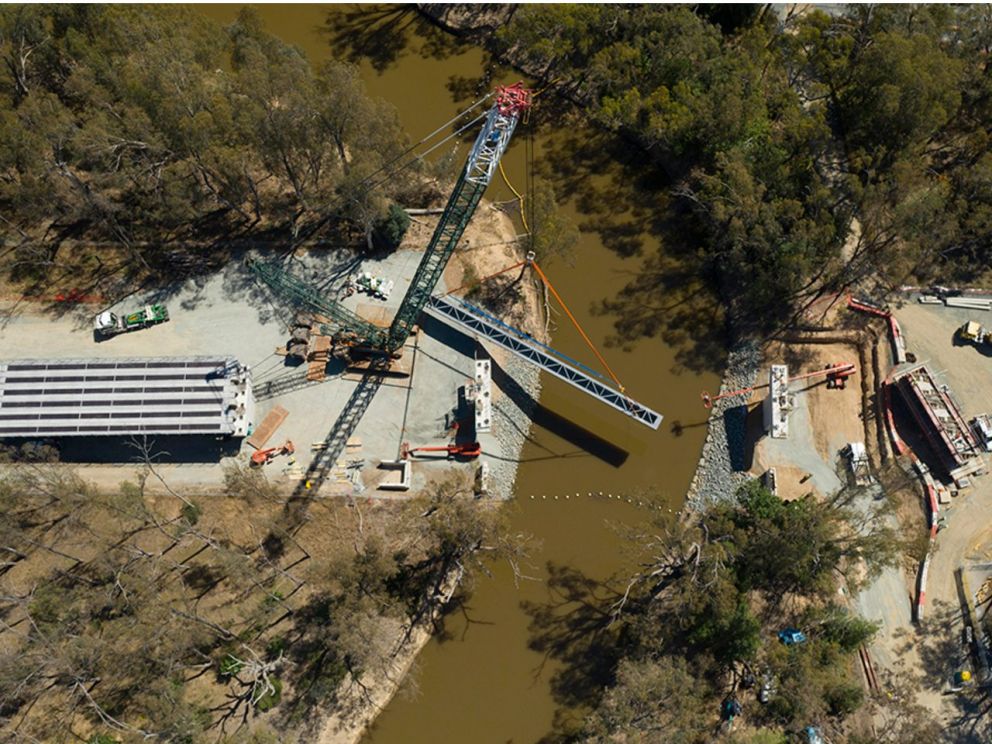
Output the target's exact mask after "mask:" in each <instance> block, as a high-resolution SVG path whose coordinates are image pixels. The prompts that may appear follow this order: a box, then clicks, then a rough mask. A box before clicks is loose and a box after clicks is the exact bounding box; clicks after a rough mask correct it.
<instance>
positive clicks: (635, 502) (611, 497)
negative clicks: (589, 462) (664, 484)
mask: <svg viewBox="0 0 992 744" xmlns="http://www.w3.org/2000/svg"><path fill="white" fill-rule="evenodd" d="M582 495H583V494H582V493H580V492H579V491H576V492H575V493H574V494H571V493H566V494H551V495H548V494H546V493H542V494H540V495H537V494H533V493H532V494H531V495H530V500H531V501H559V500H564V501H569V500H571V499H573V498H575V499H580V498H582ZM585 496H586V497H587V498H602V499H607V500H608V501H615V502H616V503H618V504H622V503H627V504H630V505H632V506H638V507H641V508H644V509H653V510H657V511H667V512H668V513H669V514H681V513H682V510H681V509H678V510H675V509H672V508H670V507H667V506H662V505H660V504H656V503H653V502H651V501H643V500H640V499H635V498H632V497H630V496H624V495H622V494H613V493H604V492H603V491H596V492H593V491H587V492H586V493H585Z"/></svg>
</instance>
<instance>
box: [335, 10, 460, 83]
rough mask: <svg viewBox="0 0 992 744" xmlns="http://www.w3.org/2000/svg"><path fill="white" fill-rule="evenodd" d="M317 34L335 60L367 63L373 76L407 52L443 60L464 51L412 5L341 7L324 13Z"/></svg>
mask: <svg viewBox="0 0 992 744" xmlns="http://www.w3.org/2000/svg"><path fill="white" fill-rule="evenodd" d="M319 32H320V33H321V34H322V35H323V36H324V37H325V38H326V39H327V42H328V44H329V45H330V47H331V52H332V53H333V54H334V55H335V56H337V57H339V58H342V59H346V60H348V61H349V62H352V63H353V64H358V63H360V62H362V61H363V60H366V59H367V60H368V61H369V62H370V63H371V65H372V67H373V68H374V69H375V70H376V71H377V72H382V71H384V70H385V69H387V68H388V67H389V66H390V65H392V64H394V63H395V62H396V61H397V60H398V59H399V58H400V57H402V56H403V55H404V54H406V53H407V52H409V51H416V52H418V53H419V54H420V56H422V57H424V58H432V59H447V58H448V57H450V56H452V55H454V54H458V53H460V52H462V51H464V50H465V48H466V44H465V43H464V42H463V41H461V40H459V39H457V38H455V37H454V36H451V35H450V34H446V33H444V32H443V31H441V30H440V29H438V28H437V27H435V26H434V25H433V24H431V23H430V22H429V21H427V19H425V18H424V17H423V16H422V15H421V14H420V13H419V12H418V11H417V8H416V6H415V5H412V4H411V5H396V4H390V3H372V4H367V5H366V4H347V5H341V6H338V7H336V8H334V9H332V10H330V11H328V13H327V17H326V19H325V20H324V25H323V26H321V27H320V28H319Z"/></svg>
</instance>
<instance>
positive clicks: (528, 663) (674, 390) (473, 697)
mask: <svg viewBox="0 0 992 744" xmlns="http://www.w3.org/2000/svg"><path fill="white" fill-rule="evenodd" d="M255 7H256V8H257V10H258V12H259V14H260V16H261V18H262V19H263V21H264V24H265V27H266V28H267V30H268V31H269V32H270V33H273V34H275V35H276V36H279V37H280V38H282V39H283V40H284V41H286V42H289V43H291V44H294V45H296V46H298V47H300V48H302V49H304V50H305V51H306V53H307V54H308V55H309V57H310V59H311V62H319V61H320V60H322V59H325V58H327V57H328V56H330V55H332V54H337V55H339V56H344V55H347V54H348V53H349V52H350V51H351V49H352V48H354V46H355V42H354V41H350V42H348V43H339V42H336V41H334V36H333V34H332V33H329V32H328V29H329V28H331V29H333V28H341V27H343V26H346V25H347V26H348V27H349V28H351V29H353V30H354V34H353V39H365V38H367V37H371V29H374V28H375V26H374V25H373V24H374V22H376V23H380V24H381V25H382V29H381V31H380V35H379V36H378V37H375V38H370V39H369V44H368V46H367V49H368V50H370V51H372V52H373V53H374V54H375V55H376V64H375V65H373V64H372V63H371V62H370V61H369V60H368V59H365V60H363V61H362V62H361V69H362V73H363V77H364V80H365V82H366V84H367V86H368V89H369V91H370V92H371V93H372V94H373V95H376V96H380V97H382V98H384V99H386V100H388V101H389V102H391V103H392V104H393V105H394V106H396V108H397V110H398V111H399V113H400V117H401V119H402V122H403V125H404V127H405V129H406V131H407V132H408V134H409V135H410V136H411V138H412V139H413V140H414V141H416V140H419V139H420V138H421V137H422V136H424V135H425V134H427V133H428V132H430V131H432V130H434V129H435V128H436V127H438V126H439V125H441V124H442V123H443V122H445V121H447V120H449V119H450V118H452V117H453V116H454V115H455V114H456V113H457V112H458V111H460V110H462V109H463V108H464V107H465V106H466V101H468V100H475V98H476V97H477V96H474V95H473V96H471V98H470V99H462V100H455V99H454V98H453V94H452V92H451V91H450V90H449V83H450V82H451V81H452V80H454V79H456V78H458V77H463V78H471V77H478V76H479V75H480V74H481V73H482V71H483V63H484V55H483V54H482V52H481V51H479V50H477V49H474V48H465V49H461V50H456V51H454V52H453V53H451V50H450V49H447V47H450V46H451V43H450V39H447V38H445V37H444V35H443V34H441V33H440V32H437V31H435V30H433V29H431V28H429V27H428V26H426V24H423V23H421V22H418V19H417V17H416V14H415V13H413V12H412V11H407V13H406V14H403V15H401V14H399V13H393V14H391V15H390V14H389V13H382V12H381V6H365V8H364V9H363V10H364V12H363V13H361V14H356V15H354V16H348V15H346V14H348V13H353V12H354V11H355V8H354V7H352V8H349V7H348V6H319V5H306V6H293V5H279V6H271V5H270V6H265V5H260V6H255ZM407 7H408V8H409V7H411V6H407ZM200 9H201V10H202V12H204V13H205V14H206V15H208V16H209V17H211V18H213V19H215V20H217V21H219V22H222V23H228V22H230V21H232V20H233V19H234V18H235V16H236V15H237V12H238V10H239V6H237V5H227V6H200ZM383 19H385V20H383ZM439 47H440V48H442V50H443V51H442V52H438V51H436V50H437V49H438V48H439ZM394 53H395V54H394ZM518 77H519V76H517V75H514V74H513V73H512V72H511V73H508V74H502V75H498V76H497V81H503V82H512V81H514V80H516V79H517V78H518ZM541 105H542V103H541V101H540V99H539V100H538V102H537V106H538V107H541ZM534 116H535V119H539V120H540V121H541V122H542V125H541V128H540V131H539V132H538V133H537V134H536V135H535V136H534V137H533V151H534V159H533V162H534V163H535V167H536V170H537V172H538V173H540V174H544V175H546V177H548V178H550V180H551V181H552V183H554V185H555V186H556V190H557V191H558V192H559V195H560V196H562V197H563V198H562V199H561V201H562V202H563V204H562V210H563V212H564V213H565V214H566V215H567V216H568V217H570V218H571V219H572V220H573V221H574V222H575V223H576V224H578V225H580V226H581V227H582V233H581V238H580V241H579V244H578V246H577V247H576V248H575V250H574V254H573V255H572V256H571V257H570V258H569V259H558V260H554V261H551V262H549V263H548V265H547V266H545V267H544V268H545V270H546V271H547V273H548V275H549V276H550V278H551V280H552V281H553V282H554V284H555V286H556V287H557V288H558V290H559V292H560V293H561V295H562V296H563V297H564V298H565V300H566V301H567V302H568V303H569V304H570V306H571V309H572V310H573V311H574V313H575V314H576V316H577V317H578V319H579V321H580V322H581V324H582V325H583V327H584V328H585V329H586V331H587V333H588V334H589V335H590V337H591V338H592V339H593V340H594V341H595V342H596V343H597V344H598V345H600V346H601V347H602V346H603V343H604V340H605V339H606V337H607V336H608V335H609V334H610V333H611V332H612V331H613V328H614V323H615V321H616V320H617V318H616V316H614V315H610V314H606V315H598V314H594V313H593V312H592V309H593V306H594V305H596V304H597V303H599V302H601V301H602V300H609V299H611V298H613V297H615V296H616V294H617V293H618V292H619V291H620V290H621V289H622V288H623V287H624V286H625V285H626V284H627V283H628V282H630V281H631V280H632V278H633V277H635V276H636V275H637V272H638V271H639V268H640V266H641V262H642V260H643V256H650V255H652V253H654V252H656V251H657V250H659V244H658V241H659V239H660V238H659V237H658V236H657V235H655V234H652V229H655V230H660V228H650V229H649V226H650V225H653V222H652V221H651V220H650V217H651V216H652V215H651V210H650V205H651V203H652V200H655V199H658V200H660V199H663V198H664V196H663V195H662V194H656V193H655V192H653V191H652V190H650V189H645V188H642V187H638V186H635V185H633V183H632V179H631V178H630V170H629V168H626V169H625V168H624V167H622V166H621V165H620V164H619V163H616V162H615V160H614V159H613V158H612V157H611V156H610V155H609V153H610V152H612V151H613V150H612V148H613V147H614V146H615V144H616V143H614V142H609V141H608V140H606V139H605V138H603V137H602V136H599V135H597V134H596V133H595V132H593V131H592V130H591V129H588V128H587V127H585V126H584V125H576V124H568V125H567V126H563V127H561V128H556V127H555V126H553V125H552V118H553V117H552V115H551V114H550V113H549V114H547V115H545V116H544V117H543V119H542V118H541V116H542V112H541V111H537V112H535V114H534ZM555 116H557V115H555ZM563 121H564V119H563ZM517 132H518V133H517V135H516V137H515V141H514V144H513V146H512V147H511V150H510V152H508V154H507V157H506V158H505V159H504V165H505V168H506V172H507V176H508V177H509V179H510V181H511V183H513V184H514V186H516V187H517V189H518V190H521V191H522V190H524V189H525V188H526V184H527V170H528V168H527V161H526V157H525V149H526V148H525V144H526V139H527V137H528V136H529V135H528V132H527V127H525V126H521V128H519V129H518V130H517ZM461 157H464V154H462V155H461ZM486 196H487V198H489V199H493V200H497V201H499V200H509V199H512V198H513V195H512V193H511V192H510V190H509V189H508V188H507V186H506V185H505V183H503V182H502V180H494V182H493V183H492V184H491V185H490V187H489V190H488V191H487V194H486ZM632 205H638V207H637V208H634V207H632ZM645 205H647V207H645ZM668 229H670V228H668ZM618 236H622V237H623V240H622V241H621V240H617V237H618ZM635 246H636V247H639V249H640V252H639V253H638V254H637V255H634V256H633V257H629V258H625V257H624V254H626V253H629V252H630V251H631V250H632V247H635ZM645 301H649V300H645ZM650 301H653V302H658V301H659V300H658V298H657V297H654V298H652V299H651V300H650ZM558 321H559V322H558V328H557V330H556V331H555V332H554V341H553V345H554V346H555V347H556V348H558V349H560V350H561V351H563V352H564V353H566V354H569V355H571V356H573V357H575V358H578V359H580V360H582V361H584V362H585V363H587V364H589V365H590V366H595V364H594V363H595V359H594V358H593V357H592V355H591V354H590V353H589V351H588V350H587V349H586V348H585V346H584V344H583V343H582V340H581V338H580V337H579V335H578V334H577V333H576V332H575V331H574V330H573V329H571V328H570V327H567V325H566V324H567V320H566V319H565V318H564V316H561V317H559V318H558ZM699 323H700V324H705V323H706V319H705V318H700V319H699ZM697 330H699V331H700V332H702V333H706V332H707V331H706V329H705V328H702V329H697ZM713 333H714V334H716V333H717V329H714V330H713ZM676 351H677V350H676V349H675V348H672V347H670V346H668V345H666V344H665V343H663V342H662V341H660V340H658V339H643V340H640V341H637V342H635V343H634V345H633V348H632V349H631V350H629V351H623V350H620V349H615V348H614V349H605V350H604V353H605V355H606V357H607V359H608V361H609V363H610V365H611V366H612V367H613V369H614V370H615V371H616V373H617V375H618V376H619V378H620V379H621V380H622V381H623V383H624V385H625V386H626V388H627V391H628V393H629V394H630V395H632V396H633V397H634V398H635V399H637V400H639V401H641V402H643V403H645V404H646V405H649V406H651V407H652V408H654V409H655V410H657V411H660V412H661V413H662V414H664V415H665V421H664V422H663V423H662V426H661V428H660V429H659V430H658V431H651V430H650V429H648V428H646V427H644V426H642V425H640V424H638V423H635V422H634V421H632V420H628V419H627V418H626V417H624V416H623V415H621V414H619V413H617V412H615V411H613V410H612V409H609V408H607V407H606V406H605V405H602V404H600V403H597V402H596V401H594V400H592V399H590V398H587V397H586V396H585V395H583V394H582V393H580V392H579V391H577V390H574V389H573V388H571V387H570V386H568V385H566V384H565V383H563V382H560V381H558V380H556V379H554V378H550V377H549V376H545V378H544V379H543V381H542V382H543V386H544V387H543V391H542V393H541V406H542V410H543V411H544V412H545V413H543V414H542V416H541V422H542V424H545V425H540V424H539V425H535V426H534V427H533V429H532V432H531V438H530V441H529V443H528V444H527V446H526V447H525V449H524V451H523V453H522V456H521V463H520V465H519V471H518V476H517V483H516V489H515V492H516V499H515V500H514V502H513V503H511V504H509V505H508V507H507V508H508V509H510V510H511V512H512V522H513V527H514V529H515V530H519V531H523V532H528V533H531V534H532V535H534V537H535V538H536V539H537V540H538V541H539V542H540V549H539V550H535V551H533V555H532V560H531V565H530V566H525V567H524V569H525V571H526V572H527V573H528V574H529V575H530V576H532V577H533V579H531V580H524V581H521V582H519V585H518V584H517V583H515V582H514V577H513V573H512V572H511V571H510V570H509V568H508V567H506V566H502V565H498V566H495V567H494V568H493V575H492V577H491V578H487V577H481V578H480V579H479V580H478V581H477V583H476V585H475V587H474V590H473V592H472V594H471V596H470V597H469V598H468V600H467V601H466V603H465V605H464V606H463V607H461V608H457V609H456V610H454V611H453V612H452V613H451V614H449V615H448V617H447V618H446V620H445V627H444V632H443V634H442V635H441V636H440V637H437V638H435V639H434V640H432V641H431V642H430V644H429V645H428V646H427V647H426V649H425V650H424V651H423V652H422V653H421V655H420V657H419V660H418V667H419V670H418V672H417V673H416V675H415V681H414V683H413V685H412V687H414V688H415V689H414V690H413V691H412V692H410V691H408V692H407V694H404V693H403V692H401V693H400V694H399V695H398V696H397V697H396V698H395V699H394V700H393V701H392V703H391V704H390V705H389V706H388V707H387V708H386V710H385V711H384V713H383V714H382V715H381V716H380V717H379V719H378V721H377V722H376V724H375V726H374V728H373V729H372V730H371V732H370V733H369V734H368V735H367V736H366V744H421V743H423V744H427V743H428V742H429V743H431V744H437V743H439V742H440V743H447V742H473V744H505V743H506V742H514V743H515V744H531V743H534V742H539V741H541V740H542V739H544V738H545V737H548V736H549V735H550V733H551V732H552V730H553V726H554V720H555V714H556V711H560V713H559V715H560V716H564V717H566V718H567V717H569V716H572V717H574V716H577V715H580V713H577V712H576V710H577V709H576V707H575V705H576V703H580V702H581V701H582V699H583V698H584V696H585V695H586V694H587V693H588V689H584V686H586V687H588V686H589V684H590V680H589V679H588V675H587V674H586V672H588V671H589V667H592V666H594V664H595V660H594V659H591V658H587V654H588V652H587V651H585V650H584V649H583V647H582V633H581V632H577V631H576V625H575V622H577V620H576V618H578V617H579V616H581V609H582V606H581V603H580V602H574V601H567V600H566V599H565V598H564V597H563V595H562V593H561V592H560V591H559V590H558V589H557V586H558V585H560V583H561V582H555V581H549V580H548V579H549V576H550V574H549V570H550V571H552V572H553V574H554V576H556V577H558V578H563V577H572V578H576V577H578V578H580V579H581V580H582V581H583V582H585V581H588V582H589V583H588V584H585V583H582V584H581V586H590V587H596V586H597V584H598V583H599V582H603V581H605V580H607V579H608V578H609V577H610V576H612V575H614V574H617V573H618V572H619V573H623V572H625V571H627V570H628V569H629V568H630V567H631V565H632V563H631V561H632V559H631V556H630V551H629V549H628V550H625V545H624V543H623V542H622V540H621V538H620V537H619V536H618V534H617V532H616V530H615V528H614V525H616V524H617V523H625V524H628V525H636V524H639V523H643V522H644V521H646V520H647V519H648V518H649V517H650V516H651V513H650V512H649V511H648V510H647V508H639V507H637V506H634V505H628V504H627V503H626V501H622V502H621V501H620V500H619V499H616V498H614V499H610V498H608V497H607V496H605V495H604V496H603V497H599V496H598V494H599V492H601V491H602V492H603V493H604V494H613V495H614V496H618V495H619V494H621V493H622V494H624V495H625V498H626V497H630V498H632V499H633V500H634V501H638V500H641V501H645V502H647V501H650V502H651V503H652V504H653V505H654V508H655V509H656V510H657V511H660V513H662V514H667V513H668V510H669V509H671V510H673V512H676V511H677V510H678V509H679V508H680V506H681V504H682V500H683V496H684V494H685V491H686V488H687V487H688V484H689V480H690V478H691V476H692V472H693V469H694V467H695V464H696V460H697V458H698V456H699V451H700V448H701V446H702V441H703V437H704V435H705V426H704V425H703V424H704V422H705V414H706V411H705V409H704V408H703V407H702V405H701V402H700V391H701V390H703V389H711V390H712V389H714V388H716V387H718V385H719V382H718V377H717V374H716V373H715V372H714V371H713V368H714V367H717V366H718V364H719V362H717V363H716V364H712V363H711V364H709V365H702V364H701V365H700V366H703V367H709V369H710V371H708V372H702V373H694V372H686V371H683V372H680V373H677V372H675V371H674V368H675V366H676V365H675V362H676ZM593 433H594V434H593ZM597 438H598V439H597ZM604 442H605V443H606V444H605V445H604ZM621 459H622V463H620V462H619V461H620V460H621ZM590 493H592V494H594V496H592V497H590V496H589V495H588V494H590ZM566 494H568V495H569V496H570V498H568V499H567V500H566V499H565V495H566ZM576 494H578V496H577V495H576ZM532 496H533V497H534V498H531V497H532ZM556 496H557V497H558V498H557V500H556V499H555V497H556ZM596 591H598V592H599V593H600V594H601V595H605V594H606V592H607V591H608V589H607V588H604V587H599V588H597V589H596ZM536 618H540V619H541V622H540V624H539V626H540V630H539V628H538V624H535V619H536ZM572 641H577V642H572ZM545 649H550V650H548V651H546V650H545ZM593 681H595V679H594V680H593Z"/></svg>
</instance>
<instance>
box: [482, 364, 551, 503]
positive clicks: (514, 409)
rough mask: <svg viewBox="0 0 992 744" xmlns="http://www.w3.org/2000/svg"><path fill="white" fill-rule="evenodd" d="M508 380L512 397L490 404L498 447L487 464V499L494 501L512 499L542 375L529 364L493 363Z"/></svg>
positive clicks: (539, 393)
mask: <svg viewBox="0 0 992 744" xmlns="http://www.w3.org/2000/svg"><path fill="white" fill-rule="evenodd" d="M496 361H497V362H498V363H499V365H500V366H501V367H502V368H503V370H504V372H505V373H506V376H507V377H508V378H509V381H508V384H509V385H510V386H511V387H512V388H513V393H512V394H509V395H508V394H506V393H505V392H504V393H503V394H502V395H500V396H499V398H498V399H496V400H494V401H493V409H494V412H495V414H496V415H495V416H494V426H493V432H494V434H495V436H496V441H497V442H498V443H499V452H498V455H497V458H494V459H492V460H490V461H489V462H490V478H489V483H490V486H489V495H490V497H491V498H495V499H504V500H505V499H509V498H511V497H512V496H513V484H514V481H515V480H516V477H517V465H518V463H519V461H520V453H521V452H522V451H523V447H524V442H525V441H526V440H527V437H528V436H529V434H530V425H531V416H533V413H534V410H533V409H534V407H535V406H536V405H537V401H538V399H539V398H540V395H541V372H540V370H539V369H538V368H537V367H535V366H534V365H532V364H529V363H527V362H524V361H523V360H521V359H518V358H517V357H515V356H512V355H509V354H505V355H503V357H502V358H498V359H496Z"/></svg>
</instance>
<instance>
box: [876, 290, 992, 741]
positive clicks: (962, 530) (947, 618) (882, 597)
mask: <svg viewBox="0 0 992 744" xmlns="http://www.w3.org/2000/svg"><path fill="white" fill-rule="evenodd" d="M909 299H910V301H909V302H907V303H906V304H905V305H904V306H903V307H901V308H899V309H897V310H896V311H895V315H896V318H897V319H898V320H899V322H900V325H901V327H902V331H903V334H904V335H905V337H906V342H907V348H908V350H909V351H910V352H912V353H914V354H915V355H916V357H917V359H918V360H919V361H920V362H926V363H928V365H929V366H930V369H931V370H932V371H934V372H936V373H937V374H938V375H939V377H940V378H942V380H943V381H945V382H946V383H947V384H948V385H949V386H950V389H951V393H952V395H953V396H954V398H955V400H956V401H957V402H958V404H959V405H960V406H961V409H962V412H963V413H964V415H965V417H966V418H969V419H970V418H971V417H972V416H975V415H977V414H979V413H986V412H990V411H992V351H987V350H981V349H977V348H975V347H973V346H972V345H970V344H961V343H959V342H956V341H955V339H954V334H955V331H956V330H957V329H958V328H959V327H960V326H961V325H962V324H964V323H965V322H966V321H967V320H978V321H979V322H981V323H983V324H984V325H989V324H992V318H986V317H984V316H987V315H989V314H988V313H982V312H975V311H967V310H962V309H956V308H948V307H944V306H939V305H920V304H917V303H915V302H914V301H912V300H913V298H909ZM990 514H992V476H989V475H984V476H979V477H977V478H975V479H974V480H973V486H972V487H971V488H968V489H965V490H964V491H963V492H962V493H961V494H960V495H959V496H957V497H955V498H954V499H953V501H952V503H951V504H949V505H943V506H942V507H941V510H940V515H941V517H942V518H943V524H942V528H941V530H940V532H939V533H938V535H937V539H936V550H935V551H934V553H933V557H932V561H931V564H930V568H929V576H928V581H927V587H926V599H927V601H926V606H925V612H924V617H923V620H922V621H921V622H919V623H918V624H917V625H915V626H914V625H912V624H911V623H910V621H909V620H910V615H909V612H908V610H909V607H908V604H907V601H906V600H907V596H906V594H905V590H902V591H900V588H899V587H896V586H895V585H889V584H887V583H878V582H876V584H874V585H872V586H871V587H869V588H868V589H867V590H866V592H865V593H863V595H862V597H861V598H859V604H861V603H865V604H866V605H867V606H868V607H871V608H873V609H874V610H875V611H879V610H881V611H883V612H884V615H885V618H884V620H883V622H884V625H883V628H882V631H881V633H880V635H879V638H878V639H877V641H876V644H875V657H876V661H877V662H878V665H879V666H884V667H886V668H887V669H888V670H889V672H890V679H889V682H890V686H891V687H892V688H893V689H897V690H900V689H901V690H907V689H912V688H915V690H916V692H915V694H913V695H912V697H913V698H914V700H915V702H916V703H917V704H920V705H923V706H925V707H926V708H928V709H929V710H930V711H932V712H933V713H934V714H936V715H937V716H938V717H939V719H940V721H941V723H942V724H943V726H944V731H945V735H946V738H945V739H944V740H945V741H949V742H955V743H958V742H960V743H961V744H964V743H965V742H969V743H970V742H979V741H988V739H989V736H990V735H992V722H990V721H989V720H988V717H987V716H983V715H981V711H982V710H983V706H982V704H981V700H980V699H979V696H978V695H948V694H945V691H946V689H947V687H948V681H949V679H950V676H951V675H952V674H953V673H954V671H956V670H957V669H960V668H961V667H962V665H963V664H970V659H969V658H968V652H967V649H966V647H965V645H964V643H963V640H962V639H963V629H964V622H963V613H962V609H961V598H960V596H959V592H958V585H957V582H956V577H955V572H956V570H957V569H958V567H959V566H960V565H961V564H962V563H963V562H964V561H966V560H969V559H979V560H988V557H989V555H990V552H992V551H990V548H992V522H990V520H989V515H990ZM903 527H904V529H905V530H912V529H919V530H920V531H921V532H922V531H924V530H925V529H926V526H925V524H923V523H922V521H921V524H919V525H918V527H917V526H914V525H903ZM865 614H866V616H869V617H872V615H873V613H872V612H871V611H868V612H865ZM900 615H902V617H903V622H901V623H898V624H893V621H895V620H897V619H898V617H899V616H900ZM890 618H891V620H890ZM880 619H882V618H880ZM897 694H898V693H897ZM903 694H904V695H906V696H910V694H909V693H908V692H904V693H903Z"/></svg>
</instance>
